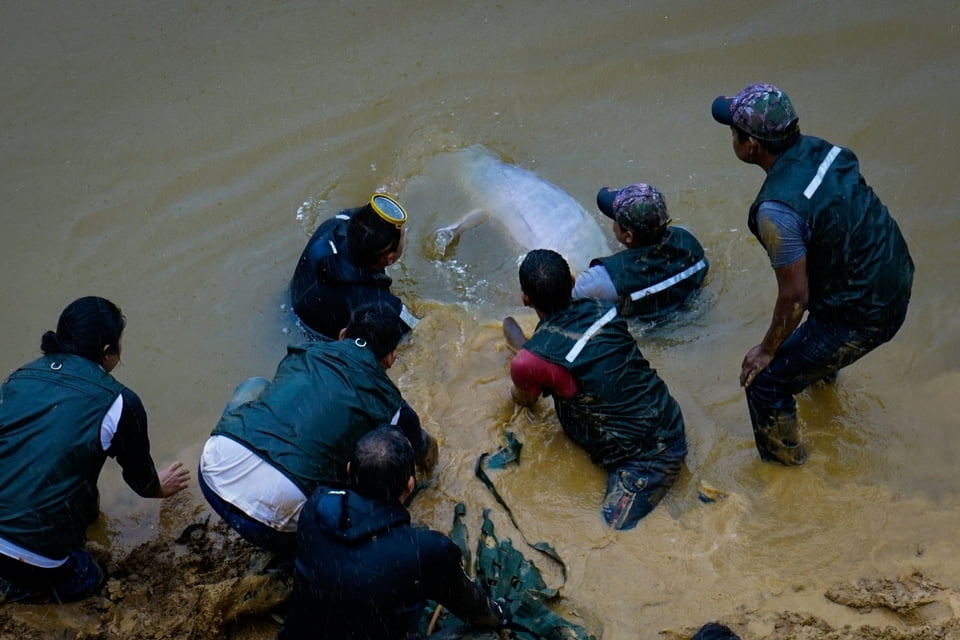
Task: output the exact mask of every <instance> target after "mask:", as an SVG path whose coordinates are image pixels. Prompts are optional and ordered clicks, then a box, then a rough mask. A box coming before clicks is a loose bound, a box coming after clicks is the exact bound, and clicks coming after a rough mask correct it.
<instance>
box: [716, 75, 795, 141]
mask: <svg viewBox="0 0 960 640" xmlns="http://www.w3.org/2000/svg"><path fill="white" fill-rule="evenodd" d="M712 112H713V119H714V120H716V121H717V122H719V123H720V124H726V125H734V126H736V127H737V128H739V129H742V130H743V131H746V132H747V133H748V134H750V135H751V136H753V137H754V138H757V139H759V140H769V141H771V142H773V141H777V140H785V139H787V138H789V137H790V136H791V135H793V134H794V133H795V132H797V131H799V127H798V126H797V123H798V122H799V118H798V117H797V112H796V111H794V109H793V104H792V103H791V102H790V98H788V97H787V94H785V93H784V92H783V91H781V90H780V89H778V88H777V87H775V86H773V85H772V84H752V85H750V86H749V87H747V88H746V89H744V90H743V91H741V92H740V93H738V94H737V95H735V96H733V97H729V96H719V97H718V98H717V99H715V100H714V101H713V107H712Z"/></svg>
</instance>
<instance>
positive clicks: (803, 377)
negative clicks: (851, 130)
mask: <svg viewBox="0 0 960 640" xmlns="http://www.w3.org/2000/svg"><path fill="white" fill-rule="evenodd" d="M711 112H712V115H713V118H714V119H715V120H716V121H717V122H719V123H721V124H724V125H727V126H729V127H730V133H731V141H732V143H733V153H734V155H735V156H736V157H737V159H738V160H740V161H741V162H745V163H747V164H755V165H757V166H759V167H760V168H761V169H763V171H764V172H765V173H766V179H765V180H764V182H763V185H762V186H761V187H760V192H759V193H758V194H757V196H756V199H755V200H754V202H753V204H752V205H750V210H749V213H748V215H747V226H748V227H749V228H750V232H751V233H752V234H753V235H754V236H756V238H757V240H759V241H760V244H761V246H763V248H764V249H765V250H766V251H767V256H768V258H769V260H770V266H771V267H772V268H773V271H774V274H775V275H776V279H777V300H776V302H775V303H774V307H773V313H772V316H771V318H770V324H769V326H768V328H767V330H766V333H765V334H764V336H763V340H762V341H761V342H760V344H758V345H756V346H755V347H753V348H752V349H750V350H749V351H748V352H747V354H746V355H745V356H744V357H743V362H742V363H741V365H740V386H741V387H744V389H745V392H746V396H747V409H748V410H749V413H750V422H751V423H752V425H753V435H754V440H755V442H756V445H757V450H758V451H759V453H760V458H761V459H762V460H765V461H773V462H779V463H781V464H784V465H788V466H794V465H801V464H803V463H804V462H806V460H807V450H806V448H805V447H804V445H803V442H802V440H801V436H800V429H799V426H798V423H797V402H796V398H795V397H794V396H795V395H796V394H798V393H800V392H801V391H802V390H803V389H805V388H806V387H808V386H809V385H811V384H813V383H814V382H817V381H819V380H832V379H834V378H835V377H836V374H837V372H838V371H839V370H840V369H842V368H843V367H846V366H849V365H850V364H853V363H854V362H855V361H857V360H859V359H860V358H862V357H863V356H865V355H867V354H868V353H870V352H871V351H873V350H874V349H876V348H877V347H878V346H880V345H881V344H884V343H885V342H887V341H889V340H890V339H892V338H893V336H894V335H896V333H897V331H899V329H900V327H901V326H902V325H903V322H904V320H905V318H906V315H907V306H908V305H909V303H910V292H911V289H912V286H913V272H914V265H913V259H912V258H911V257H910V250H909V249H908V248H907V243H906V240H904V238H903V235H902V234H901V233H900V227H899V226H898V225H897V222H896V221H895V220H894V219H893V217H891V216H890V212H889V211H888V210H887V207H886V206H885V205H884V204H883V202H881V201H880V199H879V198H878V197H877V195H876V194H875V193H874V192H873V189H871V188H870V187H869V186H868V185H867V183H866V182H865V181H864V179H863V176H862V175H861V174H860V164H859V161H858V160H857V157H856V155H854V153H853V152H852V151H850V150H849V149H844V148H842V147H838V146H836V145H834V144H832V143H830V142H827V141H826V140H821V139H820V138H816V137H813V136H806V135H803V134H801V133H800V124H799V121H800V120H799V118H798V116H797V113H796V111H795V110H794V108H793V103H791V102H790V98H788V97H787V95H786V94H785V93H784V92H783V91H781V90H780V89H778V88H777V87H775V86H773V85H772V84H753V85H750V86H748V87H747V88H745V89H743V90H742V91H741V92H740V93H738V94H737V95H735V96H733V97H725V96H719V97H717V98H716V99H715V100H714V101H713V105H712V107H711ZM805 313H806V315H807V319H806V321H805V322H804V321H803V316H804V314H805Z"/></svg>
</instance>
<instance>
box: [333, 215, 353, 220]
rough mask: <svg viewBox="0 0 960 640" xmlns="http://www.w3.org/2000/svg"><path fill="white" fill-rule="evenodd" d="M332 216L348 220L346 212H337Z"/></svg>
mask: <svg viewBox="0 0 960 640" xmlns="http://www.w3.org/2000/svg"><path fill="white" fill-rule="evenodd" d="M334 217H335V218H336V219H337V220H349V219H350V216H348V215H346V214H343V213H338V214H337V215H336V216H334Z"/></svg>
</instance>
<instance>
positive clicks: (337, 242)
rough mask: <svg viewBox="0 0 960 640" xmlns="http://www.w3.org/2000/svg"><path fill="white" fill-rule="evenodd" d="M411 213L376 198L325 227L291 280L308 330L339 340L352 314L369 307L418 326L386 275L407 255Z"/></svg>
mask: <svg viewBox="0 0 960 640" xmlns="http://www.w3.org/2000/svg"><path fill="white" fill-rule="evenodd" d="M406 216H407V214H406V212H405V211H404V210H403V208H402V207H401V206H400V204H399V203H397V202H396V201H395V200H394V199H392V198H390V197H389V196H386V195H384V194H375V195H374V196H373V198H371V200H370V202H369V203H368V204H366V205H364V206H362V207H356V208H354V209H346V210H344V211H341V212H340V213H339V214H337V215H336V216H334V217H333V218H331V219H329V220H326V221H325V222H323V223H322V224H321V225H320V226H319V227H318V228H317V229H316V231H314V233H313V235H312V236H311V237H310V240H309V241H308V242H307V245H306V247H305V248H304V250H303V253H302V254H301V256H300V260H299V261H298V263H297V266H296V269H295V270H294V273H293V277H292V278H291V280H290V287H289V290H290V302H291V306H292V307H293V311H294V313H295V314H296V315H297V317H298V318H300V321H301V322H302V323H303V324H304V325H306V327H307V328H308V329H310V330H312V331H314V332H317V333H319V334H320V335H322V336H325V337H327V338H330V339H332V340H336V339H337V337H338V335H339V333H340V330H341V329H343V328H344V327H345V326H347V322H348V321H349V319H350V314H351V312H352V311H353V310H354V309H356V308H358V307H360V306H362V305H365V304H381V305H387V306H389V307H390V308H392V309H393V310H394V311H396V312H397V313H398V314H399V315H400V317H401V318H402V320H403V322H404V333H406V332H407V331H409V330H410V329H411V328H412V327H413V326H414V325H415V324H416V322H417V320H416V318H415V317H414V316H413V314H411V313H410V312H409V311H408V310H407V308H406V307H405V306H404V305H403V303H402V302H401V301H400V299H399V298H398V297H397V296H395V295H393V294H392V293H391V292H390V286H391V284H392V283H393V280H392V279H391V278H390V276H388V275H387V274H386V272H385V269H386V267H388V266H390V265H392V264H394V263H395V262H396V261H397V260H399V259H400V256H401V254H402V253H403V239H404V230H403V228H402V227H403V223H404V222H405V221H406V219H407V218H406Z"/></svg>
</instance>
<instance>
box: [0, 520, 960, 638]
mask: <svg viewBox="0 0 960 640" xmlns="http://www.w3.org/2000/svg"><path fill="white" fill-rule="evenodd" d="M93 551H94V552H95V553H98V554H102V550H98V549H96V548H94V549H93ZM101 559H102V560H103V562H104V564H105V566H107V568H108V570H109V573H110V576H111V577H110V579H109V581H108V582H107V584H106V587H105V588H104V590H103V592H102V593H101V594H100V595H99V596H98V597H94V598H90V599H88V600H86V601H83V602H78V603H70V604H65V605H59V606H57V605H29V604H9V603H8V604H2V605H0V637H2V638H4V639H5V640H40V639H43V640H60V639H64V640H67V639H69V640H127V639H130V638H140V639H144V640H173V639H186V638H189V639H198V640H268V639H272V638H273V637H274V636H275V634H276V632H277V629H278V628H279V624H278V622H277V620H278V619H279V616H280V615H282V611H283V604H284V602H285V600H286V599H287V598H288V597H289V594H290V589H291V583H290V580H289V578H288V577H286V576H285V575H283V574H282V573H279V572H276V571H274V570H272V569H271V568H270V566H269V560H270V558H269V556H268V555H267V554H264V553H261V552H258V551H254V550H253V549H252V548H251V547H250V546H249V545H247V544H246V543H244V542H243V541H242V540H240V538H239V537H238V536H237V535H235V534H234V533H233V532H232V531H231V530H230V529H229V528H228V527H227V526H226V525H225V524H224V523H223V522H222V521H221V520H219V519H218V518H217V517H216V516H215V515H213V516H212V515H211V514H210V513H209V512H205V511H198V513H197V514H196V515H195V517H194V519H193V521H192V522H191V523H190V524H189V525H188V526H186V527H184V529H183V530H182V531H181V532H180V534H179V536H177V537H176V539H173V540H171V539H164V540H152V541H149V542H146V543H144V544H141V545H140V546H138V547H136V548H135V549H134V550H133V551H131V552H130V553H129V554H128V555H127V556H126V557H123V558H121V559H114V560H111V559H109V558H107V557H105V556H102V557H101ZM823 596H824V597H825V598H827V599H828V600H830V601H832V602H834V603H836V604H837V605H838V606H843V607H850V608H853V609H856V610H858V611H864V612H866V611H875V610H884V611H887V612H889V614H890V616H891V624H889V625H886V626H882V627H881V626H876V625H863V626H859V627H856V626H852V625H843V626H839V627H838V626H834V625H833V624H831V622H830V621H829V620H826V619H823V618H821V617H818V616H815V615H812V614H808V613H804V612H802V611H779V612H770V611H759V610H752V609H748V608H741V609H739V610H737V612H736V614H734V615H731V616H729V617H728V618H726V619H723V620H719V621H718V622H722V623H724V624H726V625H728V626H730V627H731V628H733V629H734V630H735V631H737V632H738V633H739V634H740V635H741V637H742V638H743V640H760V639H766V638H771V639H772V638H777V639H779V640H815V639H816V640H820V639H830V640H956V639H960V615H958V614H960V593H958V592H957V591H954V590H952V589H949V588H947V587H945V586H943V585H942V584H940V583H938V582H937V581H935V580H933V579H931V578H929V577H927V576H924V575H922V574H920V573H912V574H908V575H904V576H900V577H896V578H885V579H872V580H867V579H864V580H859V581H855V582H849V583H841V584H837V585H835V586H834V587H832V588H830V589H828V590H827V591H826V592H825V593H824V594H823ZM703 622H705V621H703V620H691V624H690V626H683V627H678V628H673V629H661V630H653V629H650V630H648V631H646V632H644V631H642V630H641V631H640V632H639V634H638V636H637V637H638V638H646V637H649V638H664V639H665V640H686V639H687V638H690V636H691V635H693V633H694V632H695V631H696V629H697V628H698V627H699V625H700V624H702V623H703ZM591 632H592V633H595V634H596V636H597V638H603V637H604V636H603V630H602V629H596V630H593V629H591ZM614 640H616V639H614Z"/></svg>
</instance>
